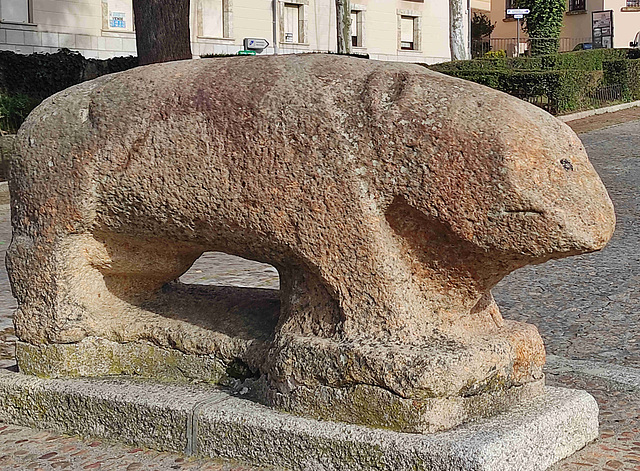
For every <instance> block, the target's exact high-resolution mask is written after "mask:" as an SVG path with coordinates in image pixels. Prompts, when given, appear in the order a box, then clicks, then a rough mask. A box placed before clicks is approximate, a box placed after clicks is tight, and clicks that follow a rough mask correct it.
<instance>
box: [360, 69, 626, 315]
mask: <svg viewBox="0 0 640 471" xmlns="http://www.w3.org/2000/svg"><path fill="white" fill-rule="evenodd" d="M413 72H414V73H404V74H396V75H393V74H389V73H385V75H384V77H382V79H379V83H378V85H377V89H386V90H391V91H390V92H389V91H388V92H387V95H389V96H390V97H391V98H388V97H385V96H384V94H383V93H379V95H380V98H379V97H378V96H376V95H377V94H378V92H376V91H374V92H372V96H373V98H372V100H371V102H372V105H371V108H372V109H373V110H374V112H375V111H376V110H379V114H378V116H377V117H376V119H377V120H379V121H381V122H383V123H384V124H383V125H384V126H386V127H387V129H394V128H395V131H391V132H389V134H390V135H392V136H394V137H395V136H402V137H401V138H396V139H394V141H395V142H394V146H395V147H394V148H393V150H392V152H393V153H394V154H395V155H403V156H404V157H403V158H402V159H401V160H402V163H401V164H399V165H398V166H397V167H398V168H399V169H400V170H399V171H398V175H396V176H395V177H394V178H395V179H396V180H398V181H400V182H401V185H400V187H399V188H397V189H396V191H395V194H400V196H401V198H400V199H398V198H396V199H395V200H394V202H393V203H392V204H391V206H390V207H389V209H388V210H387V220H388V221H389V223H390V224H391V226H392V228H393V230H394V231H395V232H396V233H397V234H398V235H399V236H400V237H401V238H402V239H403V240H404V241H405V243H406V244H407V245H406V246H408V247H412V249H411V251H410V252H408V254H409V255H408V256H409V259H412V258H413V259H416V255H415V254H420V255H417V257H418V258H419V266H416V268H415V269H414V271H415V270H422V271H420V273H423V275H422V278H424V283H426V284H429V283H430V282H429V281H428V279H434V278H437V279H438V280H440V281H438V283H437V284H438V285H440V286H442V290H445V291H446V290H448V288H447V286H450V285H451V280H460V286H462V288H461V290H462V291H461V293H462V292H466V293H476V294H475V295H470V297H471V298H474V299H475V297H474V296H478V295H479V294H480V293H484V292H486V291H487V290H488V289H490V288H491V287H492V286H494V285H495V284H496V283H497V282H498V281H500V280H501V279H502V278H503V277H504V276H506V275H507V274H508V273H510V272H511V271H513V270H515V269H517V268H519V267H522V266H524V265H527V264H532V263H541V262H544V261H546V260H549V259H552V258H562V257H566V256H569V255H577V254H581V253H586V252H592V251H595V250H599V249H601V248H603V247H604V246H605V244H606V243H607V242H608V241H609V239H610V238H611V236H612V234H613V230H614V227H615V214H614V211H613V205H612V203H611V200H610V199H609V196H608V194H607V191H606V189H605V187H604V185H603V184H602V181H601V180H600V178H599V176H598V174H597V173H596V171H595V170H594V168H593V166H592V165H591V163H590V162H589V160H588V158H587V154H586V152H585V149H584V146H583V145H582V143H581V142H580V140H579V139H578V137H577V136H576V134H575V133H574V132H573V131H572V130H571V129H570V128H569V127H568V126H567V125H565V124H564V123H562V122H560V121H559V120H558V119H556V118H554V117H553V116H551V115H550V114H548V113H546V112H544V111H543V110H541V109H539V108H537V107H535V106H533V105H530V104H528V103H525V102H524V101H522V100H519V99H517V98H514V97H511V96H509V95H506V94H504V93H501V92H497V91H495V90H492V89H489V88H487V87H483V86H480V85H478V84H475V83H471V82H467V81H462V80H459V79H454V78H451V77H447V76H444V75H440V74H434V73H432V72H430V71H426V72H422V71H420V70H417V71H416V69H414V70H413ZM384 82H386V87H380V84H381V83H384ZM376 100H378V101H376ZM385 104H386V108H385ZM376 107H377V108H376ZM400 127H402V132H401V131H400V129H398V128H400ZM383 132H384V130H383ZM401 172H404V174H401ZM412 211H413V212H412ZM411 254H413V255H411ZM420 267H426V268H420ZM425 286H426V285H425ZM428 289H431V288H428ZM464 296H466V295H463V297H464ZM470 302H474V301H470Z"/></svg>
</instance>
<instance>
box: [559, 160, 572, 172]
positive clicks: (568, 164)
mask: <svg viewBox="0 0 640 471" xmlns="http://www.w3.org/2000/svg"><path fill="white" fill-rule="evenodd" d="M560 163H561V164H562V166H563V167H564V169H565V170H573V165H572V164H571V162H570V161H569V160H567V159H562V160H561V161H560Z"/></svg>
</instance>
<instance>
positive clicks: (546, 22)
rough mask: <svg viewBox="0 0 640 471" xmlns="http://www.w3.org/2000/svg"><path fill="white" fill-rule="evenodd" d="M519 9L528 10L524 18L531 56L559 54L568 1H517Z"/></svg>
mask: <svg viewBox="0 0 640 471" xmlns="http://www.w3.org/2000/svg"><path fill="white" fill-rule="evenodd" d="M516 3H517V6H518V8H528V9H529V10H530V13H529V14H528V15H525V17H524V24H523V27H524V30H525V31H526V32H527V34H528V35H529V37H530V38H536V39H535V40H534V41H531V54H532V55H534V56H535V55H540V54H553V53H555V52H558V48H559V45H560V41H559V38H560V30H561V29H562V24H563V21H564V12H565V10H566V0H517V1H516Z"/></svg>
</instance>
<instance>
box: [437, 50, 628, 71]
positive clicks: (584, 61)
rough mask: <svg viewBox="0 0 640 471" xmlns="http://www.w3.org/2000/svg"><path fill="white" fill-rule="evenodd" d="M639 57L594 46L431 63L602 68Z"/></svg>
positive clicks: (475, 66) (473, 66)
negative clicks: (546, 53)
mask: <svg viewBox="0 0 640 471" xmlns="http://www.w3.org/2000/svg"><path fill="white" fill-rule="evenodd" d="M637 58H640V50H639V49H591V50H587V51H575V52H564V53H561V54H551V55H546V56H537V57H505V58H492V59H473V60H468V61H452V62H443V63H441V64H435V65H432V66H428V67H429V68H430V69H432V70H435V71H437V72H443V73H449V72H450V71H455V70H495V69H507V70H569V69H577V70H602V67H603V66H602V64H603V62H605V61H610V60H619V59H637Z"/></svg>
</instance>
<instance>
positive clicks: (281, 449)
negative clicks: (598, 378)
mask: <svg viewBox="0 0 640 471" xmlns="http://www.w3.org/2000/svg"><path fill="white" fill-rule="evenodd" d="M0 420H2V421H4V422H8V423H14V424H17V425H26V426H31V427H38V428H49V429H54V430H56V431H58V432H63V433H71V434H76V435H78V434H79V435H88V436H94V437H102V438H107V439H115V440H119V441H124V442H127V443H130V444H134V445H138V446H147V447H151V448H155V449H158V450H163V451H177V452H187V453H190V454H197V455H201V456H207V457H212V458H222V459H227V460H240V461H244V462H247V463H250V464H252V465H255V466H262V467H273V466H275V467H279V468H285V469H290V470H300V471H302V470H314V471H315V470H327V471H334V470H335V471H338V470H343V469H349V470H350V471H360V470H363V471H364V470H373V469H375V470H398V469H413V470H416V471H417V470H429V471H445V470H446V471H471V470H474V471H489V470H491V471H516V470H518V471H534V470H543V469H547V468H548V467H550V466H551V465H552V464H554V463H556V462H557V461H559V460H561V459H563V458H565V457H567V456H569V455H571V454H572V453H574V452H575V451H577V450H578V449H580V448H582V447H584V446H585V445H586V444H587V443H589V442H590V441H592V440H594V439H595V438H596V437H597V435H598V406H597V404H596V402H595V400H594V399H593V397H591V396H590V395H589V394H588V393H586V392H585V391H577V390H571V389H562V388H551V387H547V388H546V389H545V394H544V395H543V396H540V397H538V398H536V399H534V400H532V401H531V402H529V403H526V404H523V405H520V406H517V407H514V408H513V409H512V410H511V411H509V412H508V413H504V414H500V415H497V416H495V417H492V418H490V419H485V420H481V421H478V422H473V423H470V424H466V425H464V426H460V427H457V428H455V429H453V430H449V431H446V432H441V433H435V434H429V435H420V434H407V433H398V432H392V431H389V430H383V429H372V428H368V427H361V426H356V425H349V424H344V423H336V422H327V421H318V420H313V419H308V418H303V417H298V416H294V415H290V414H285V413H282V412H278V411H275V410H273V409H270V408H267V407H265V406H262V405H260V404H256V403H254V402H251V401H249V400H247V399H243V398H242V397H238V396H234V395H231V394H229V393H227V392H225V391H223V390H221V389H217V388H214V387H211V386H207V385H176V384H161V383H153V382H150V381H143V380H138V379H134V378H123V377H118V378H113V379H96V380H87V379H73V380H60V379H56V380H50V379H49V380H47V379H39V378H36V377H33V376H27V375H23V374H20V373H14V372H10V371H7V370H0Z"/></svg>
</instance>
